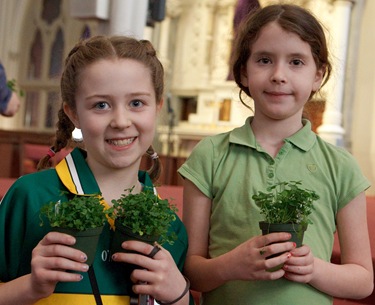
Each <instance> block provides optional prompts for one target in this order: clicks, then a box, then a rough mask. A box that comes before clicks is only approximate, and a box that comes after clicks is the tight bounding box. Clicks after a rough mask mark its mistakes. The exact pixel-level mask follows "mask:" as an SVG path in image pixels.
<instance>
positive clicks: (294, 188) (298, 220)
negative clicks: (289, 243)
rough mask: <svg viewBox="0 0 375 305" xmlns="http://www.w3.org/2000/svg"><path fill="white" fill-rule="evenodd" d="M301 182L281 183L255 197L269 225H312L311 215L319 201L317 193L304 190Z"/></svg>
mask: <svg viewBox="0 0 375 305" xmlns="http://www.w3.org/2000/svg"><path fill="white" fill-rule="evenodd" d="M300 185H301V182H300V181H290V182H280V183H276V184H274V185H272V186H270V187H269V188H267V193H264V192H258V193H257V194H255V195H253V196H252V198H253V199H254V201H255V203H256V204H257V205H258V206H259V208H260V212H261V214H263V215H264V216H265V220H266V222H268V223H279V224H281V223H294V224H302V225H307V224H309V223H310V224H311V223H312V222H311V220H310V219H309V215H310V214H311V213H312V212H313V210H314V201H316V200H318V199H319V196H318V195H317V194H316V193H315V191H311V190H308V189H302V188H300V187H299V186H300Z"/></svg>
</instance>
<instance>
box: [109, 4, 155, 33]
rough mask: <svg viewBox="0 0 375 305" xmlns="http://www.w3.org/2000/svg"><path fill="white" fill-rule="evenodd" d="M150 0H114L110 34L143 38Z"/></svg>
mask: <svg viewBox="0 0 375 305" xmlns="http://www.w3.org/2000/svg"><path fill="white" fill-rule="evenodd" d="M147 8H148V0H112V1H111V11H110V23H109V35H128V36H132V37H135V38H137V39H142V38H143V33H144V30H145V27H146V18H147Z"/></svg>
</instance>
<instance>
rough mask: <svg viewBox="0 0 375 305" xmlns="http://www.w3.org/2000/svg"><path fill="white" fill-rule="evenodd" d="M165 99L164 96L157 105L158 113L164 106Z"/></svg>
mask: <svg viewBox="0 0 375 305" xmlns="http://www.w3.org/2000/svg"><path fill="white" fill-rule="evenodd" d="M163 104H164V99H163V98H162V99H161V100H160V102H159V104H157V105H156V113H159V112H160V110H161V108H162V107H163Z"/></svg>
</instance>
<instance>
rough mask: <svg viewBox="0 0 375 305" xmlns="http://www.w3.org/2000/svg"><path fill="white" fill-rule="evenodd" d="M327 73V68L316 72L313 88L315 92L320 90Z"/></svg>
mask: <svg viewBox="0 0 375 305" xmlns="http://www.w3.org/2000/svg"><path fill="white" fill-rule="evenodd" d="M325 72H326V67H325V66H323V67H321V68H320V69H318V70H317V71H316V74H315V80H314V83H313V87H312V91H313V92H317V91H318V90H319V89H320V86H321V85H322V82H323V77H324V74H325Z"/></svg>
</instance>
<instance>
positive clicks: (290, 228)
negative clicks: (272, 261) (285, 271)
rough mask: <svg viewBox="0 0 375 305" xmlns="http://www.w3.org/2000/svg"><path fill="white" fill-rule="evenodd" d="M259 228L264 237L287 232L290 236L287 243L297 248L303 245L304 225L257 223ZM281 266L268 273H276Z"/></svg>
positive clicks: (305, 226)
mask: <svg viewBox="0 0 375 305" xmlns="http://www.w3.org/2000/svg"><path fill="white" fill-rule="evenodd" d="M259 228H260V229H261V230H262V234H263V235H266V234H269V233H275V232H288V233H290V234H291V236H292V237H291V239H290V240H289V241H292V242H295V243H296V246H297V248H298V247H301V246H302V244H303V236H304V234H305V231H306V229H307V224H306V225H301V224H294V223H267V222H265V221H260V222H259ZM280 254H282V253H277V254H274V255H270V256H268V257H267V258H272V257H276V256H279V255H280ZM282 266H283V265H279V266H276V267H274V268H272V269H270V270H268V271H276V270H279V269H280V268H282Z"/></svg>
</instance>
